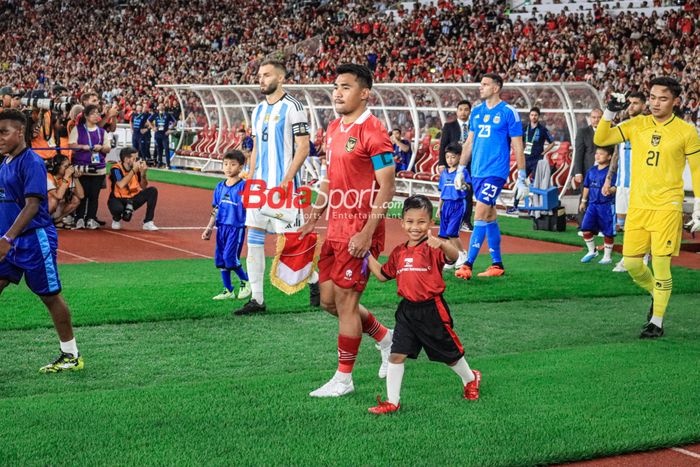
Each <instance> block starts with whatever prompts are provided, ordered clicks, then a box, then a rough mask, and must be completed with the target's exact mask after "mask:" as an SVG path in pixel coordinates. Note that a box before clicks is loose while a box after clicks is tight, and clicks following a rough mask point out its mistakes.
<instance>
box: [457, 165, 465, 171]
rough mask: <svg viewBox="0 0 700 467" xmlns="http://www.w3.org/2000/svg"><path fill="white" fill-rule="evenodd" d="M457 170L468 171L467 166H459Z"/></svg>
mask: <svg viewBox="0 0 700 467" xmlns="http://www.w3.org/2000/svg"><path fill="white" fill-rule="evenodd" d="M457 170H467V166H466V165H462V164H459V165H458V166H457Z"/></svg>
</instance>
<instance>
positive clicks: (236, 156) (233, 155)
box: [224, 149, 245, 165]
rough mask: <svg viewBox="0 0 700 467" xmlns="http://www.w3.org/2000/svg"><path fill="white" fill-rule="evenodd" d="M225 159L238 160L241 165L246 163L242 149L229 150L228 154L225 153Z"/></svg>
mask: <svg viewBox="0 0 700 467" xmlns="http://www.w3.org/2000/svg"><path fill="white" fill-rule="evenodd" d="M224 160H229V161H236V162H238V163H239V164H240V165H243V164H245V156H244V155H243V153H242V152H241V151H239V150H237V149H234V150H233V151H229V152H227V153H226V154H224Z"/></svg>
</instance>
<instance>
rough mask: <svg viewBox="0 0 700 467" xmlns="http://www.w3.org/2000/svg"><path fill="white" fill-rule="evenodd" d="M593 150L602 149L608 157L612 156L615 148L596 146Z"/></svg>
mask: <svg viewBox="0 0 700 467" xmlns="http://www.w3.org/2000/svg"><path fill="white" fill-rule="evenodd" d="M595 148H596V150H598V149H602V150H603V151H605V152H607V153H608V155H610V156H612V155H613V153H614V152H615V146H596V147H595Z"/></svg>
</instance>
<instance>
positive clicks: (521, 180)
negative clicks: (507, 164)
mask: <svg viewBox="0 0 700 467" xmlns="http://www.w3.org/2000/svg"><path fill="white" fill-rule="evenodd" d="M529 195H530V180H529V179H528V178H527V173H526V172H525V170H523V169H520V170H519V171H518V181H517V182H516V183H515V193H514V196H515V199H517V200H519V201H520V200H523V199H525V198H527V197H528V196H529Z"/></svg>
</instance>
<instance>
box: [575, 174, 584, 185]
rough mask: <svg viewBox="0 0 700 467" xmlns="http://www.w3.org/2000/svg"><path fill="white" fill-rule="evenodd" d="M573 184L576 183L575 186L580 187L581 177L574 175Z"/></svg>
mask: <svg viewBox="0 0 700 467" xmlns="http://www.w3.org/2000/svg"><path fill="white" fill-rule="evenodd" d="M574 182H576V184H577V185H580V184H581V182H583V175H581V174H576V175H574Z"/></svg>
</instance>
